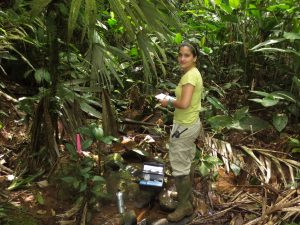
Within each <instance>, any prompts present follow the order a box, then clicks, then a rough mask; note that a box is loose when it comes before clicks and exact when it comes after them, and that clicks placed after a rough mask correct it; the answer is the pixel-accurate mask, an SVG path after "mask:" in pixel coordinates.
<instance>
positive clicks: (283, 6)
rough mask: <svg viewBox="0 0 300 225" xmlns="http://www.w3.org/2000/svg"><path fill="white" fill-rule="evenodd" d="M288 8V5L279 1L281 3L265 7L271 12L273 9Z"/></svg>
mask: <svg viewBox="0 0 300 225" xmlns="http://www.w3.org/2000/svg"><path fill="white" fill-rule="evenodd" d="M289 8H290V6H289V5H287V4H284V3H281V4H277V5H271V6H269V7H267V10H268V11H271V12H272V11H275V10H278V9H280V10H287V9H289Z"/></svg>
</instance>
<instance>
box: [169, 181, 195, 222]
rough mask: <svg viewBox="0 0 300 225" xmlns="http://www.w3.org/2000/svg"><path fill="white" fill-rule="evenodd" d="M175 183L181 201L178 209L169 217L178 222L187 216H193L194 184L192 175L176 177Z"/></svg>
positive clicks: (170, 219)
mask: <svg viewBox="0 0 300 225" xmlns="http://www.w3.org/2000/svg"><path fill="white" fill-rule="evenodd" d="M175 185H176V189H177V192H178V200H179V202H178V206H177V208H176V210H175V211H174V212H172V213H170V214H169V215H168V217H167V219H168V220H169V221H171V222H178V221H180V220H182V219H183V218H184V217H186V216H191V215H192V214H193V212H194V209H193V205H192V203H191V192H192V185H191V178H190V175H186V176H178V177H175Z"/></svg>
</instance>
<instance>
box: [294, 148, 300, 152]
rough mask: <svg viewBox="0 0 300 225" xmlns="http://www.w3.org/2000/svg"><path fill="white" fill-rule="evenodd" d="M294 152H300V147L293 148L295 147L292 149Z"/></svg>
mask: <svg viewBox="0 0 300 225" xmlns="http://www.w3.org/2000/svg"><path fill="white" fill-rule="evenodd" d="M292 152H293V153H297V152H300V148H293V149H292Z"/></svg>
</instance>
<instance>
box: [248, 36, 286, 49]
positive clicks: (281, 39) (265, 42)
mask: <svg viewBox="0 0 300 225" xmlns="http://www.w3.org/2000/svg"><path fill="white" fill-rule="evenodd" d="M285 40H286V39H285V38H278V39H271V40H267V41H264V42H262V43H259V44H258V45H255V46H254V47H253V48H251V49H250V51H254V50H257V49H259V48H260V47H263V46H266V45H272V44H276V43H279V42H282V41H285Z"/></svg>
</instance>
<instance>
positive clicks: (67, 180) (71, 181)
mask: <svg viewBox="0 0 300 225" xmlns="http://www.w3.org/2000/svg"><path fill="white" fill-rule="evenodd" d="M61 180H62V181H64V182H66V183H73V182H74V181H75V180H76V179H75V178H74V177H62V178H61Z"/></svg>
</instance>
